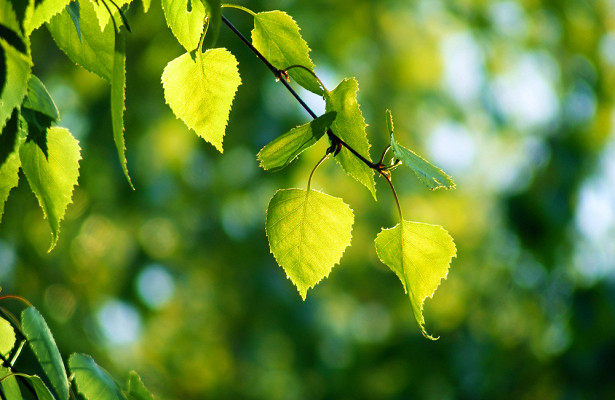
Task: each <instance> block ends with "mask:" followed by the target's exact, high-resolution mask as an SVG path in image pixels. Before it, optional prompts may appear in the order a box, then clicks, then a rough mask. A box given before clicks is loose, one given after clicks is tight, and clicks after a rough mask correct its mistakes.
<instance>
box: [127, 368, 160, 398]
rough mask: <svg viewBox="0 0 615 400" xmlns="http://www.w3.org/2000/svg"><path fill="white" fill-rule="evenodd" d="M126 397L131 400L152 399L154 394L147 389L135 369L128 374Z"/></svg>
mask: <svg viewBox="0 0 615 400" xmlns="http://www.w3.org/2000/svg"><path fill="white" fill-rule="evenodd" d="M127 392H128V398H129V399H132V400H154V396H152V394H151V393H150V392H149V390H147V388H146V387H145V385H144V384H143V381H142V380H141V377H140V376H139V374H137V373H136V372H135V371H130V373H129V374H128V389H127Z"/></svg>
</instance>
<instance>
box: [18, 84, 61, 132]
mask: <svg viewBox="0 0 615 400" xmlns="http://www.w3.org/2000/svg"><path fill="white" fill-rule="evenodd" d="M22 107H23V108H29V109H30V110H33V111H37V112H40V113H41V114H45V115H47V116H48V117H50V118H51V119H52V120H53V121H54V122H55V121H57V120H58V119H59V118H60V112H59V111H58V107H56V104H55V103H54V102H53V99H52V98H51V95H50V94H49V92H48V91H47V88H46V87H45V85H43V82H41V80H40V79H38V77H37V76H36V75H34V74H31V75H30V80H28V92H27V95H26V98H25V99H24V101H23V104H22Z"/></svg>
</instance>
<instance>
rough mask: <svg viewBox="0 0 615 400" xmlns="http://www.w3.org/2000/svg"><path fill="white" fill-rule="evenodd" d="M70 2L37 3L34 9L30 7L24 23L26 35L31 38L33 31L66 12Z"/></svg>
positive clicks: (51, 0)
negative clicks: (63, 11) (65, 9)
mask: <svg viewBox="0 0 615 400" xmlns="http://www.w3.org/2000/svg"><path fill="white" fill-rule="evenodd" d="M69 2H70V0H41V1H35V2H34V7H29V8H28V11H26V21H25V23H24V29H25V31H26V35H27V36H30V34H31V33H32V31H34V30H35V29H37V28H38V27H39V26H41V25H43V24H44V23H46V22H49V20H50V19H51V17H53V16H54V15H56V14H58V13H60V12H61V11H62V10H64V8H65V7H66V6H67V5H68V3H69Z"/></svg>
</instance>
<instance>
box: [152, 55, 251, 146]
mask: <svg viewBox="0 0 615 400" xmlns="http://www.w3.org/2000/svg"><path fill="white" fill-rule="evenodd" d="M195 58H196V60H193V59H192V57H191V55H190V54H189V53H185V54H184V55H182V56H179V57H178V58H176V59H175V60H173V61H171V62H170V63H169V64H167V66H166V67H165V69H164V72H163V74H162V86H163V87H164V98H165V100H166V102H167V104H168V105H169V106H170V107H171V110H173V113H174V114H175V116H177V117H178V118H179V119H181V120H182V121H184V123H185V124H186V125H187V126H188V127H189V128H190V129H192V130H194V131H195V132H196V134H197V135H199V136H200V137H202V138H203V139H205V140H206V141H208V142H209V143H211V144H213V145H214V147H216V149H218V150H219V151H220V152H222V139H223V138H224V132H225V130H226V124H227V121H228V116H229V113H230V111H231V105H232V103H233V98H234V97H235V92H236V91H237V88H238V87H239V85H240V84H241V78H240V77H239V71H238V70H237V60H236V59H235V56H233V55H232V54H231V53H229V52H228V51H227V50H226V49H210V50H207V51H206V52H205V53H201V52H200V51H197V52H196V54H195Z"/></svg>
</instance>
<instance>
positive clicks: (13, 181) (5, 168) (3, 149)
mask: <svg viewBox="0 0 615 400" xmlns="http://www.w3.org/2000/svg"><path fill="white" fill-rule="evenodd" d="M24 136H25V135H24V134H22V131H21V129H20V128H19V113H18V112H17V109H14V110H13V114H12V115H11V118H9V120H8V121H7V123H6V125H4V128H2V132H1V133H0V221H2V215H3V214H4V204H5V203H6V200H7V199H8V197H9V192H10V191H11V189H13V188H14V187H16V186H17V183H18V182H19V168H20V167H21V161H20V160H19V146H20V145H21V143H22V142H23V139H24Z"/></svg>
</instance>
